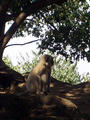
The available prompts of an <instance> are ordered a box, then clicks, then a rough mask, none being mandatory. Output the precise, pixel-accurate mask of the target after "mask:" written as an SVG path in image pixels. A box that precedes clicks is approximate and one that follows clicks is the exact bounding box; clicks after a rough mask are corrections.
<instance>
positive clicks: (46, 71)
mask: <svg viewBox="0 0 90 120" xmlns="http://www.w3.org/2000/svg"><path fill="white" fill-rule="evenodd" d="M53 63H54V62H53V57H52V56H50V55H46V54H45V55H43V56H42V57H41V59H40V62H39V63H38V64H37V65H36V67H35V68H34V69H33V70H32V71H31V73H30V74H29V76H28V78H27V81H26V88H27V90H28V91H29V92H31V93H37V94H38V93H41V92H42V93H47V92H49V88H50V76H51V67H52V66H53Z"/></svg>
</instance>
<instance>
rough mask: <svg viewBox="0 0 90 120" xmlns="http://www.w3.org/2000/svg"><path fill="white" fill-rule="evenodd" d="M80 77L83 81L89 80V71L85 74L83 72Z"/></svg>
mask: <svg viewBox="0 0 90 120" xmlns="http://www.w3.org/2000/svg"><path fill="white" fill-rule="evenodd" d="M81 79H82V81H84V82H87V81H88V82H90V73H87V74H86V75H85V74H84V75H83V76H82V78H81Z"/></svg>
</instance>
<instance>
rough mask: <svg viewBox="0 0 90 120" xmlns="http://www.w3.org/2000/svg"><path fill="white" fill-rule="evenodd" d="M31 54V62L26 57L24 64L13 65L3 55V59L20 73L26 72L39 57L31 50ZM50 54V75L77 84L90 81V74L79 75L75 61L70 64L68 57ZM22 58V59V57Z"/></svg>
mask: <svg viewBox="0 0 90 120" xmlns="http://www.w3.org/2000/svg"><path fill="white" fill-rule="evenodd" d="M33 54H34V58H33V60H32V61H31V62H30V61H29V58H28V60H27V61H26V62H24V64H22V63H19V64H18V65H17V66H13V65H12V63H11V61H10V60H9V58H8V57H5V58H4V59H3V60H4V62H5V63H6V64H7V65H8V66H9V67H11V68H12V69H14V70H15V71H17V72H20V73H27V72H30V71H31V70H32V68H33V67H34V66H35V65H36V64H37V63H38V61H39V59H40V57H38V55H37V54H36V53H34V52H33ZM52 56H53V57H54V66H53V68H52V73H51V75H52V77H54V78H55V79H57V80H60V81H63V82H66V83H71V84H78V83H80V82H86V81H90V76H89V75H90V74H86V75H84V76H82V77H81V76H80V75H79V73H78V72H77V67H76V66H77V62H75V63H73V64H71V62H70V59H69V58H68V59H67V60H66V59H64V58H63V57H61V56H57V55H56V56H54V55H52ZM21 57H22V56H21ZM28 57H29V56H28ZM22 60H24V58H23V57H22Z"/></svg>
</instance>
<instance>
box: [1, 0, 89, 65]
mask: <svg viewBox="0 0 90 120" xmlns="http://www.w3.org/2000/svg"><path fill="white" fill-rule="evenodd" d="M63 3H64V4H63ZM0 8H1V9H0V20H1V22H0V61H2V60H1V59H2V55H3V51H4V49H5V47H6V46H7V43H8V42H9V40H10V38H11V37H12V36H13V37H18V36H24V34H25V33H27V34H28V35H29V34H32V35H33V36H36V37H39V38H41V40H42V41H41V45H39V47H40V48H41V51H42V50H45V49H49V50H50V51H52V52H53V53H54V52H56V53H57V54H62V55H64V56H65V57H68V56H69V55H70V58H71V59H72V58H74V59H76V60H77V59H79V57H81V58H83V57H86V58H87V60H88V61H90V38H89V27H90V26H89V19H90V14H89V13H90V11H89V5H88V4H87V2H86V0H77V1H76V0H73V1H72V0H62V1H60V0H55V1H54V0H50V1H43V0H33V1H32V0H25V1H24V0H13V1H9V0H7V1H6V0H1V1H0ZM11 21H13V22H12V25H11V27H10V29H9V30H8V31H7V32H6V33H5V32H4V30H5V24H6V23H7V22H11ZM0 63H1V62H0Z"/></svg>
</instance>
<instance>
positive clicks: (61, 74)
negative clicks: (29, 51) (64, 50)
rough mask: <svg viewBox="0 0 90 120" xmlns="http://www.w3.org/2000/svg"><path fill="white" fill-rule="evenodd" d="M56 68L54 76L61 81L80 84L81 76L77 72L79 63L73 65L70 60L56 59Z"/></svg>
mask: <svg viewBox="0 0 90 120" xmlns="http://www.w3.org/2000/svg"><path fill="white" fill-rule="evenodd" d="M54 63H55V65H54V68H53V70H52V76H53V77H54V78H56V79H58V80H60V81H63V82H67V83H71V84H77V83H80V82H81V80H80V75H79V73H78V72H77V68H76V66H77V63H73V64H71V62H70V59H68V60H65V59H63V58H62V57H57V56H56V57H54Z"/></svg>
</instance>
